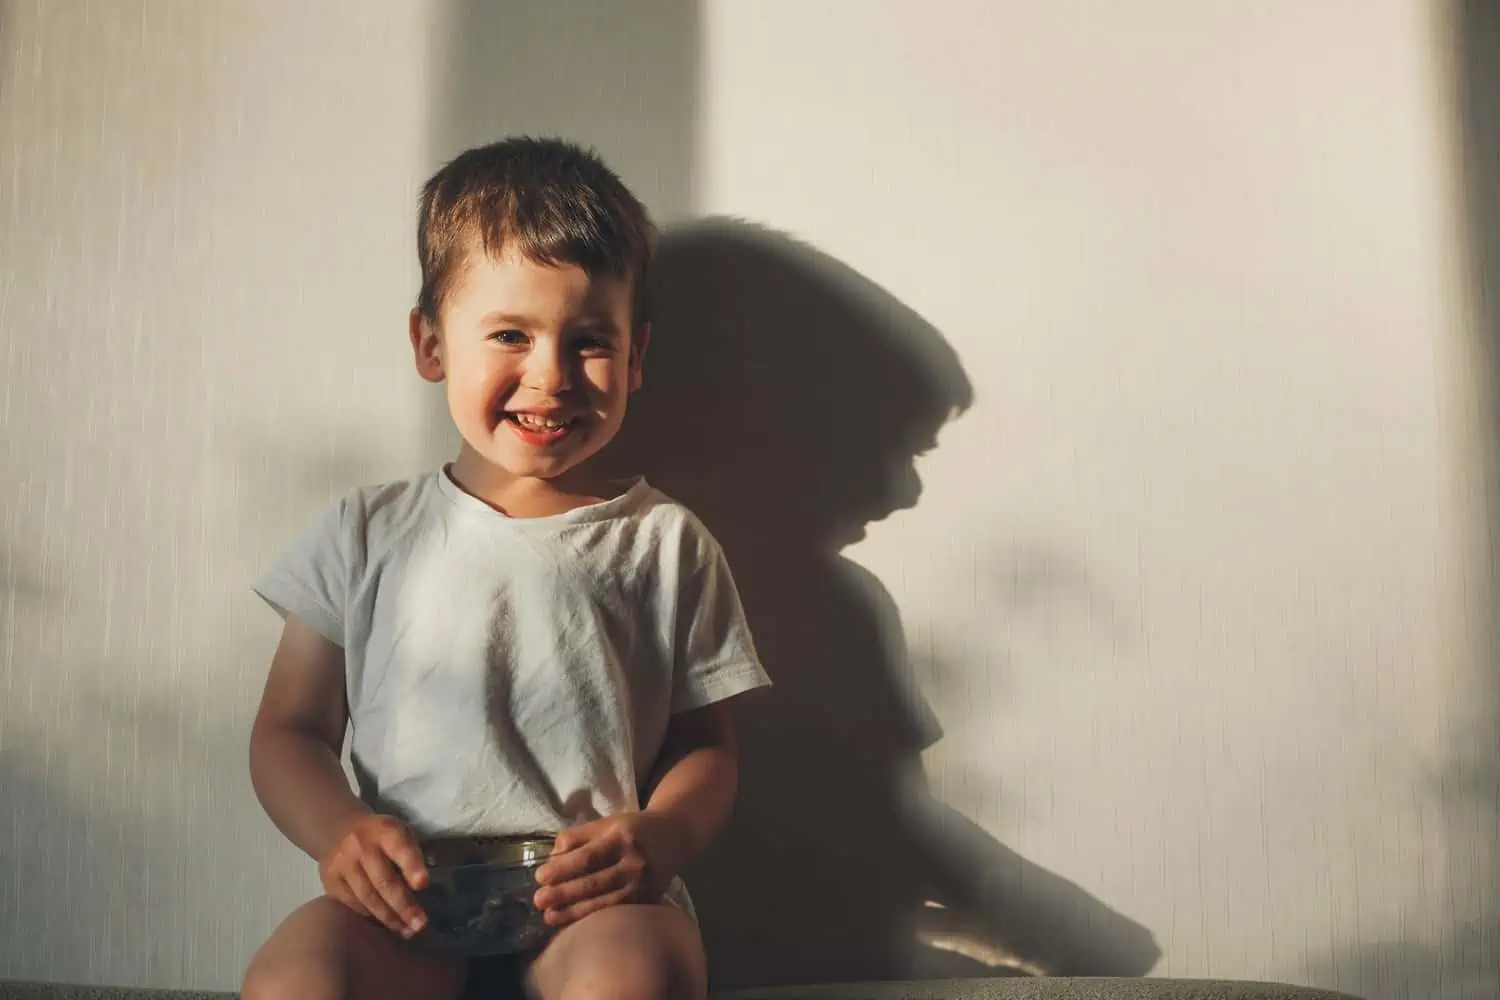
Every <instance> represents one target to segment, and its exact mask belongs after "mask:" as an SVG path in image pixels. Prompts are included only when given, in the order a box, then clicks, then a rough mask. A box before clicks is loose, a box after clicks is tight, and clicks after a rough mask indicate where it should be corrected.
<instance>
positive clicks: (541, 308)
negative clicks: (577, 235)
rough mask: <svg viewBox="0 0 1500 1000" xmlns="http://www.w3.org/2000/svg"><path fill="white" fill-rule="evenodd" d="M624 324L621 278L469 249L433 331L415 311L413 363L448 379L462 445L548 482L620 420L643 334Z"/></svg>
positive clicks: (626, 306) (626, 302) (626, 285)
mask: <svg viewBox="0 0 1500 1000" xmlns="http://www.w3.org/2000/svg"><path fill="white" fill-rule="evenodd" d="M630 324H631V289H630V282H629V281H627V280H619V279H613V278H608V277H598V278H591V277H589V275H588V274H587V273H586V272H585V271H584V270H583V269H582V268H580V267H577V266H575V265H571V264H564V265H562V266H558V267H550V266H547V265H543V264H537V263H534V262H532V261H530V260H527V259H525V258H524V257H521V256H520V255H518V254H513V253H508V252H507V253H503V254H501V255H500V256H499V257H498V258H496V257H491V256H489V255H488V254H485V253H484V252H483V251H482V250H478V249H477V248H476V249H475V250H474V251H473V252H471V253H470V255H469V260H468V262H467V265H466V266H465V268H464V270H463V272H462V273H461V274H460V275H459V277H458V279H457V281H456V282H455V284H454V287H453V288H452V290H451V291H450V292H449V294H448V296H447V298H446V299H445V301H444V303H443V306H442V310H441V315H440V316H439V323H438V327H439V328H438V329H434V328H433V325H432V324H431V323H429V322H427V321H426V320H423V319H422V318H421V316H420V314H419V313H418V312H416V311H413V313H412V318H411V337H412V346H413V348H414V349H415V351H416V362H417V371H418V372H419V373H420V374H421V375H422V377H423V378H425V379H427V380H428V381H432V382H437V381H444V380H446V381H447V383H448V409H449V411H450V412H451V413H452V415H453V422H454V423H455V424H456V425H457V427H458V431H459V434H460V435H462V437H463V439H464V443H465V444H466V446H467V447H468V449H469V450H470V451H472V452H474V453H475V454H476V456H477V457H479V458H481V459H483V460H484V461H486V462H487V463H488V464H489V465H491V466H494V467H496V468H497V469H499V470H503V471H504V472H506V473H509V474H510V475H512V476H515V477H517V478H533V479H554V478H556V477H558V476H560V475H562V474H563V473H565V472H568V471H569V470H571V469H573V468H575V467H577V466H578V465H579V464H581V463H582V462H584V461H585V460H587V459H589V458H590V457H592V456H593V455H594V454H596V453H597V452H598V451H599V449H601V448H603V447H604V446H605V445H606V444H608V443H609V440H610V439H611V438H613V437H614V436H615V434H616V433H617V432H618V431H619V429H620V424H621V422H622V421H623V420H624V418H625V402H626V399H627V397H628V396H629V394H630V393H631V391H633V390H634V389H636V388H638V387H639V386H640V382H641V360H642V358H643V356H644V354H645V349H646V340H647V332H648V331H647V330H646V329H644V328H643V329H640V330H636V331H633V332H632V330H631V327H630Z"/></svg>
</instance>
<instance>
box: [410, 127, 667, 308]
mask: <svg viewBox="0 0 1500 1000" xmlns="http://www.w3.org/2000/svg"><path fill="white" fill-rule="evenodd" d="M476 245H477V246H478V247H480V248H482V249H483V251H484V252H485V253H487V254H489V255H491V256H494V255H497V254H499V253H501V252H502V251H504V250H514V251H516V252H518V253H520V254H521V255H522V256H524V257H525V258H526V259H528V260H531V261H533V262H535V263H538V264H552V265H557V264H575V265H577V266H578V267H581V268H583V270H584V271H586V272H587V273H588V274H589V275H590V276H591V277H598V276H600V275H607V276H609V277H612V278H622V279H628V280H629V281H630V284H631V301H632V313H633V315H632V319H633V321H634V324H635V326H636V327H637V328H639V327H640V325H641V324H643V323H645V322H647V321H648V320H649V319H650V318H651V310H650V302H649V298H650V295H649V287H648V272H649V270H650V265H651V256H652V253H653V252H654V250H655V248H656V228H655V227H654V226H653V225H652V223H651V218H650V216H649V215H648V214H647V212H646V209H645V206H643V205H642V204H641V203H640V202H639V201H638V200H637V199H636V197H635V195H633V194H631V193H630V190H629V189H628V188H626V187H625V185H624V183H622V182H621V180H620V178H619V177H617V176H616V175H615V173H614V172H613V171H612V170H610V169H609V168H608V167H607V166H605V165H604V161H603V160H601V159H600V158H599V156H598V155H597V154H596V153H594V152H593V151H591V150H585V149H583V148H582V147H580V146H577V145H574V144H573V143H570V142H566V141H564V140H561V139H533V138H530V137H518V138H509V139H502V140H500V141H499V142H494V143H491V144H490V145H488V146H479V147H477V148H475V149H470V150H468V151H467V152H464V153H461V154H460V155H459V156H457V157H456V158H455V159H453V160H452V161H450V162H449V163H448V164H447V165H445V166H444V167H443V168H442V169H441V170H439V171H438V172H437V173H435V174H433V175H432V177H431V179H429V180H428V181H427V183H426V184H424V185H423V186H422V202H421V212H420V215H419V217H418V220H417V257H418V259H419V261H420V262H421V265H422V290H421V292H420V293H419V294H418V297H417V308H418V309H419V310H420V311H421V313H422V315H423V316H424V317H426V318H427V319H428V320H430V321H432V322H434V323H436V322H437V320H438V311H439V310H440V309H441V308H442V304H443V299H444V297H445V296H446V295H447V294H448V292H449V291H450V290H451V289H452V287H453V283H454V281H455V279H456V278H457V276H458V274H459V273H460V272H461V270H462V269H463V266H464V263H465V261H466V260H467V258H468V255H469V253H470V252H471V251H472V250H473V249H474V248H475V246H476Z"/></svg>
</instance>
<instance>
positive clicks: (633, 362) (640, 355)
mask: <svg viewBox="0 0 1500 1000" xmlns="http://www.w3.org/2000/svg"><path fill="white" fill-rule="evenodd" d="M649 346H651V324H650V323H642V324H641V325H640V326H638V327H636V328H635V332H634V333H632V334H631V335H630V391H631V392H635V391H636V390H637V389H639V388H640V387H641V370H642V368H643V366H644V364H645V361H646V348H647V347H649Z"/></svg>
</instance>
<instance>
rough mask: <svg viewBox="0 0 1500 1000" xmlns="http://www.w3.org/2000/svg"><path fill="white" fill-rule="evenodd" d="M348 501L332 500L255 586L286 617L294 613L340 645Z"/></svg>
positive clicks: (346, 566)
mask: <svg viewBox="0 0 1500 1000" xmlns="http://www.w3.org/2000/svg"><path fill="white" fill-rule="evenodd" d="M349 507H350V504H349V501H348V499H347V498H346V499H343V500H340V501H339V502H338V503H335V504H333V505H332V506H330V507H329V508H328V509H327V510H326V511H324V512H323V514H322V515H321V516H320V517H319V518H318V519H317V520H316V521H314V522H313V523H312V524H311V525H310V526H309V527H307V528H306V529H305V530H304V531H303V532H302V534H301V535H300V536H298V537H297V538H296V539H294V540H293V541H292V543H291V545H289V546H288V547H287V548H286V549H285V550H284V551H283V552H282V553H281V555H280V556H279V557H278V558H277V559H276V561H275V562H274V563H273V564H272V565H271V568H270V569H269V570H268V571H267V572H266V574H265V575H264V576H262V577H261V578H260V579H259V580H257V581H256V582H255V584H254V587H253V589H254V591H255V593H257V594H258V595H260V597H261V599H262V600H264V601H265V602H266V603H267V604H269V605H270V606H271V607H272V608H273V609H275V611H276V613H277V614H279V615H281V617H282V618H283V619H285V618H287V617H289V616H292V615H295V616H296V617H298V618H300V619H302V620H303V621H304V622H306V623H307V624H309V625H311V626H312V627H313V628H315V629H317V630H318V632H320V633H321V634H322V635H323V636H324V638H326V639H328V641H330V642H333V643H336V644H338V645H339V646H343V645H344V644H345V638H344V625H345V608H346V606H347V605H346V600H347V597H348V592H349V581H350V578H351V573H350V561H351V560H350V553H351V551H352V549H353V544H352V542H353V538H352V537H351V533H350V532H351V529H350V524H351V518H350V516H349V515H350V511H349Z"/></svg>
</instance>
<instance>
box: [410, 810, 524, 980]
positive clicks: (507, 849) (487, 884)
mask: <svg viewBox="0 0 1500 1000" xmlns="http://www.w3.org/2000/svg"><path fill="white" fill-rule="evenodd" d="M418 846H419V847H420V848H421V850H422V857H423V860H425V861H426V863H427V872H428V883H427V885H426V887H424V888H423V889H421V890H419V891H418V892H417V893H416V897H417V904H418V905H419V906H421V907H422V909H423V911H424V912H425V913H426V914H427V926H426V927H425V928H423V930H422V932H421V933H420V934H418V935H417V937H416V940H417V941H419V942H421V943H423V944H425V945H428V946H430V947H433V948H436V949H439V950H442V951H447V952H453V953H457V954H460V955H465V956H468V957H471V958H479V957H485V956H490V955H505V954H510V953H513V952H519V951H529V950H532V949H535V948H539V947H541V945H543V944H545V943H546V941H547V940H548V939H549V938H550V937H551V936H552V932H553V929H552V928H551V927H548V926H547V924H546V922H545V921H544V920H543V917H542V912H541V911H540V910H538V909H537V908H536V907H535V906H534V905H532V902H531V900H532V896H534V895H535V894H536V891H537V881H536V869H537V868H539V867H541V865H542V863H543V862H544V861H546V860H547V858H548V857H550V856H551V854H552V848H553V840H552V838H551V837H547V836H526V837H434V838H429V839H423V840H420V841H419V842H418Z"/></svg>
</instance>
